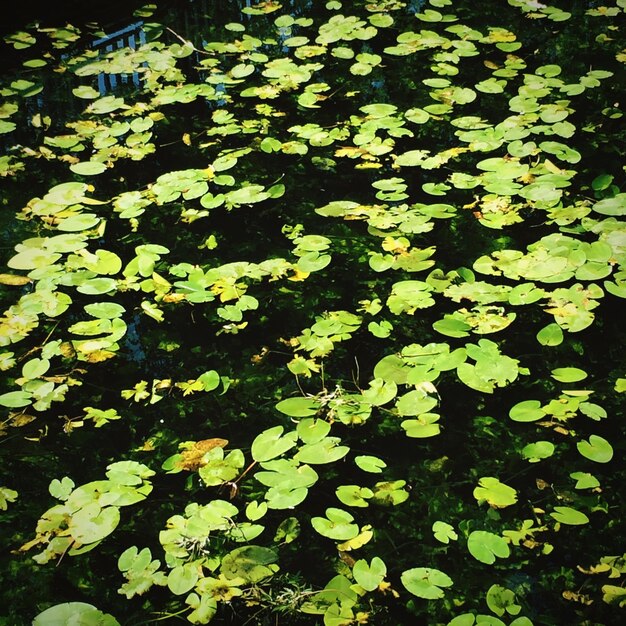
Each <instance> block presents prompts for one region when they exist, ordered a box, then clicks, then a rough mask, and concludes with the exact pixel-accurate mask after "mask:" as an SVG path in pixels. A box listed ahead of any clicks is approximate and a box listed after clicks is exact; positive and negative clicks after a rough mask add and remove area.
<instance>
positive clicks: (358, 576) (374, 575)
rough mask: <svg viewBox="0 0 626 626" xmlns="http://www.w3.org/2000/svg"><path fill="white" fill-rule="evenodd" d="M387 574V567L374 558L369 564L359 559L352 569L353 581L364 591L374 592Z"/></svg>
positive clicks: (380, 560) (381, 561)
mask: <svg viewBox="0 0 626 626" xmlns="http://www.w3.org/2000/svg"><path fill="white" fill-rule="evenodd" d="M386 574H387V566H386V565H385V562H384V561H383V560H382V559H381V558H379V557H377V556H375V557H374V558H373V559H372V560H371V561H370V563H368V562H367V561H366V560H365V559H359V560H358V561H357V562H356V563H355V564H354V565H353V567H352V575H353V576H354V580H356V582H357V583H358V584H359V585H361V587H363V589H365V591H374V589H377V588H378V585H380V583H381V582H382V581H383V579H384V578H385V575H386Z"/></svg>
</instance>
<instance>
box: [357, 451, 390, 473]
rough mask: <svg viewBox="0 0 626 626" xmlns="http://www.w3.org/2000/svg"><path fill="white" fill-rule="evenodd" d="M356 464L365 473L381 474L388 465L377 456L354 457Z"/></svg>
mask: <svg viewBox="0 0 626 626" xmlns="http://www.w3.org/2000/svg"><path fill="white" fill-rule="evenodd" d="M354 462H355V463H356V464H357V465H358V466H359V467H360V468H361V469H362V470H363V471H364V472H370V473H372V474H380V473H381V472H382V471H383V469H384V468H385V467H387V464H386V463H385V462H384V461H383V460H382V459H379V458H378V457H376V456H369V455H360V456H356V457H354Z"/></svg>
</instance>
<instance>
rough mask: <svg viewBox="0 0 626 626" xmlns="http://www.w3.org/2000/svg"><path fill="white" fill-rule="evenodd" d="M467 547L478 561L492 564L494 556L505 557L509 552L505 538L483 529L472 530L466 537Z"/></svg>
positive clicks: (494, 559)
mask: <svg viewBox="0 0 626 626" xmlns="http://www.w3.org/2000/svg"><path fill="white" fill-rule="evenodd" d="M467 549H468V550H469V552H470V554H471V555H472V556H473V557H474V558H475V559H476V560H478V561H481V562H482V563H486V564H487V565H492V564H493V563H495V561H496V558H501V559H505V558H507V557H508V556H509V555H510V554H511V549H510V548H509V544H508V543H507V542H506V540H505V539H504V538H503V537H501V536H500V535H496V534H494V533H491V532H487V531H485V530H474V531H472V532H471V533H470V535H469V537H468V538H467Z"/></svg>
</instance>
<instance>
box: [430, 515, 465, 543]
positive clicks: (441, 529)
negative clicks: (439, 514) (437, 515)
mask: <svg viewBox="0 0 626 626" xmlns="http://www.w3.org/2000/svg"><path fill="white" fill-rule="evenodd" d="M432 531H433V535H434V536H435V539H436V540H437V541H441V543H450V541H456V540H457V539H458V538H459V536H458V534H457V533H456V531H455V530H454V527H453V526H451V525H450V524H448V523H447V522H442V521H439V520H438V521H436V522H435V523H434V524H433V527H432Z"/></svg>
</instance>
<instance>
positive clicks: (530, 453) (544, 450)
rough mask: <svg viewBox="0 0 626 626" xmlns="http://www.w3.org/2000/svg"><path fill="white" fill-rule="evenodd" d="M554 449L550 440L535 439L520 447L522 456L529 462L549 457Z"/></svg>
mask: <svg viewBox="0 0 626 626" xmlns="http://www.w3.org/2000/svg"><path fill="white" fill-rule="evenodd" d="M554 449H555V448H554V444H553V443H552V442H550V441H535V442H534V443H529V444H528V445H526V446H524V447H523V448H522V456H523V457H524V458H525V459H526V460H527V461H529V462H530V463H536V462H537V461H541V460H542V459H547V458H549V457H551V456H552V455H553V454H554Z"/></svg>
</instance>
